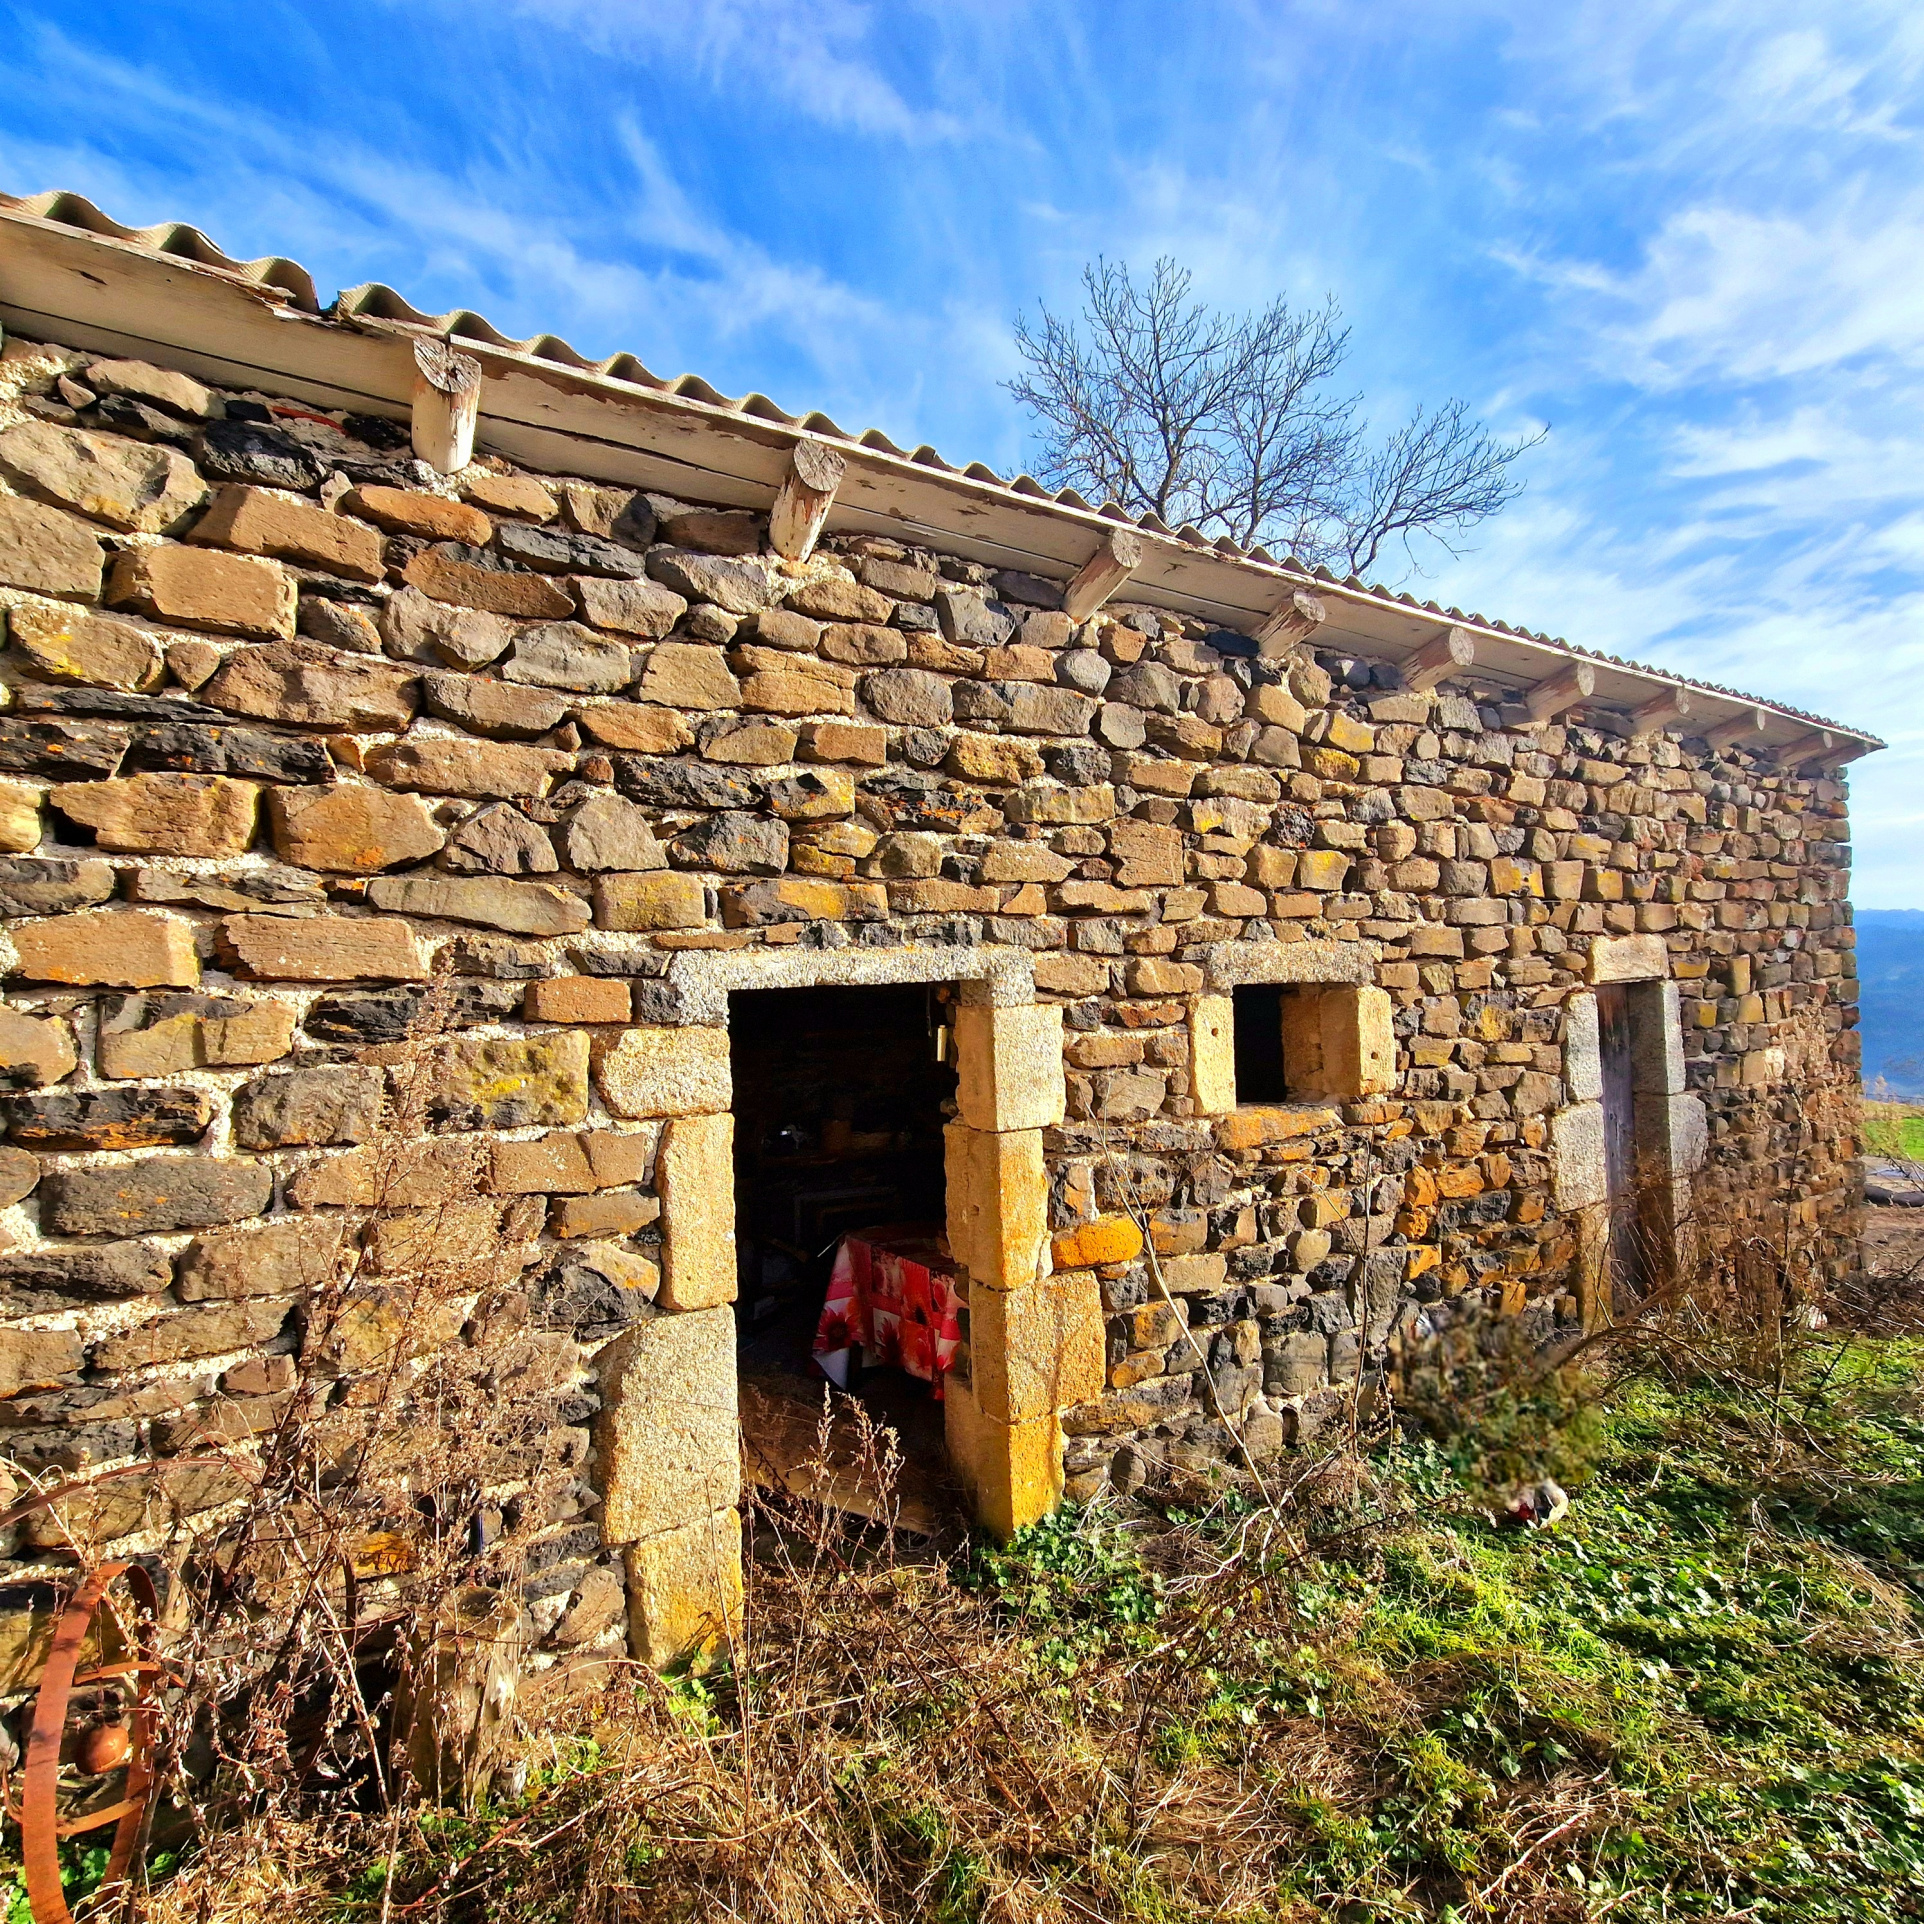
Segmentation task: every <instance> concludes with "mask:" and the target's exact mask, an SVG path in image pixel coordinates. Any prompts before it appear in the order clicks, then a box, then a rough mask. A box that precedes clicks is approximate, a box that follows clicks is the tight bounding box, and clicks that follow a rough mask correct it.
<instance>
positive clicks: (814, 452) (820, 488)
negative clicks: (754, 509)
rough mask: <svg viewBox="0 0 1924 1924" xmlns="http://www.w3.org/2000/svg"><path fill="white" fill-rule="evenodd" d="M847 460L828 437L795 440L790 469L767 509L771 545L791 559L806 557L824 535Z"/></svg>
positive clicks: (804, 559) (799, 559) (846, 468)
mask: <svg viewBox="0 0 1924 1924" xmlns="http://www.w3.org/2000/svg"><path fill="white" fill-rule="evenodd" d="M847 472H848V462H847V461H846V460H844V459H843V457H842V456H841V455H840V454H839V453H838V452H837V451H836V450H835V449H834V448H832V447H830V446H829V445H828V443H827V442H826V441H815V440H805V441H797V442H796V443H795V451H794V453H793V454H791V455H790V456H789V459H788V472H787V473H786V474H785V475H784V476H783V477H782V485H781V487H780V488H779V489H778V490H777V492H776V495H775V505H774V506H773V507H772V508H770V509H769V511H768V545H769V546H770V547H771V548H773V549H774V550H775V552H776V553H777V554H778V555H781V556H783V557H784V558H785V559H787V560H789V561H806V560H807V559H808V558H809V556H810V555H812V554H813V553H814V552H815V544H816V542H818V541H819V540H821V538H822V526H823V523H824V522H826V521H827V520H828V511H829V509H830V508H831V507H832V506H833V505H834V501H835V490H836V489H837V488H839V487H840V486H841V485H842V476H843V475H844V474H846V473H847Z"/></svg>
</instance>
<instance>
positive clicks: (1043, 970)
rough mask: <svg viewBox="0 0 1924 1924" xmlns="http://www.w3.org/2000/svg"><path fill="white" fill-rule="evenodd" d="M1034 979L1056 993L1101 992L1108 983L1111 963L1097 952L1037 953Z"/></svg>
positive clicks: (1042, 986)
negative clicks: (1070, 953)
mask: <svg viewBox="0 0 1924 1924" xmlns="http://www.w3.org/2000/svg"><path fill="white" fill-rule="evenodd" d="M1035 982H1036V987H1037V988H1038V989H1050V990H1053V991H1054V992H1055V993H1056V994H1057V995H1077V996H1081V995H1100V994H1101V993H1102V991H1103V990H1104V989H1106V988H1107V987H1108V986H1109V965H1108V963H1107V962H1105V961H1103V959H1102V958H1101V957H1100V956H1095V955H1063V954H1056V955H1038V956H1037V957H1036V959H1035Z"/></svg>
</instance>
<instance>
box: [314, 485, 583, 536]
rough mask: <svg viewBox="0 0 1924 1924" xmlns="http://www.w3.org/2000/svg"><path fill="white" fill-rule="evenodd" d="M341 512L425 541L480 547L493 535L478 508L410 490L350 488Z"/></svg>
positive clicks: (551, 510)
mask: <svg viewBox="0 0 1924 1924" xmlns="http://www.w3.org/2000/svg"><path fill="white" fill-rule="evenodd" d="M553 511H554V510H553V503H552V502H550V503H549V512H550V513H552V512H553ZM341 512H342V513H343V514H352V515H359V516H360V517H361V519H362V520H364V521H371V522H373V523H374V525H375V526H376V527H377V528H385V529H386V530H387V531H388V533H389V534H411V535H418V536H419V537H420V538H421V539H422V540H424V541H465V542H467V543H469V544H470V545H471V546H473V547H476V548H479V547H484V546H485V545H486V544H487V542H488V540H489V539H490V537H491V536H492V535H493V533H494V525H493V523H492V522H490V521H489V519H488V517H487V516H486V515H485V514H484V513H482V511H481V510H480V509H479V508H476V507H470V506H469V505H468V504H467V503H465V502H461V501H445V500H443V499H442V498H441V496H440V495H438V494H417V493H415V492H414V491H413V490H412V489H411V488H383V487H359V488H352V489H350V490H349V491H348V493H347V494H346V495H344V496H343V497H342V499H341Z"/></svg>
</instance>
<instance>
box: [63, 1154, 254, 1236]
mask: <svg viewBox="0 0 1924 1924" xmlns="http://www.w3.org/2000/svg"><path fill="white" fill-rule="evenodd" d="M273 1193H274V1175H273V1171H272V1170H270V1169H267V1168H265V1167H264V1166H263V1165H261V1164H259V1163H251V1162H216V1161H213V1160H211V1159H210V1158H208V1157H205V1156H150V1157H149V1158H148V1159H147V1160H146V1161H145V1162H139V1163H130V1164H127V1165H124V1166H122V1167H118V1168H110V1169H59V1170H55V1171H53V1172H52V1173H51V1174H50V1175H47V1176H45V1177H43V1178H42V1179H41V1184H40V1196H41V1202H40V1218H41V1227H42V1229H43V1230H46V1231H48V1232H50V1233H51V1234H53V1235H56V1236H145V1235H164V1234H165V1233H167V1232H168V1231H170V1230H176V1229H215V1228H218V1227H220V1226H221V1225H222V1224H224V1223H237V1222H243V1221H245V1220H246V1219H247V1218H248V1217H249V1216H258V1215H260V1214H261V1213H262V1211H263V1210H265V1209H266V1207H267V1205H268V1202H269V1200H270V1199H271V1197H272V1196H273Z"/></svg>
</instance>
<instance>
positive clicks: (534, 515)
mask: <svg viewBox="0 0 1924 1924" xmlns="http://www.w3.org/2000/svg"><path fill="white" fill-rule="evenodd" d="M461 492H462V493H463V494H465V495H466V496H467V498H468V499H469V500H470V501H472V502H473V503H474V504H475V505H476V506H477V507H479V508H482V509H485V510H486V511H487V512H488V513H489V514H512V515H518V516H519V517H521V518H522V519H523V520H526V521H552V520H553V519H554V517H555V516H556V515H557V514H559V513H560V512H561V504H560V503H559V502H558V501H557V500H556V499H555V498H554V496H553V495H551V494H550V493H549V492H548V490H547V489H546V488H544V487H543V486H542V485H541V483H540V482H539V481H537V480H535V478H534V477H533V476H532V475H528V474H489V473H488V472H487V471H486V470H485V469H483V470H480V471H474V470H470V471H469V473H468V474H467V476H466V477H465V478H464V479H463V481H462V484H461Z"/></svg>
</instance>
